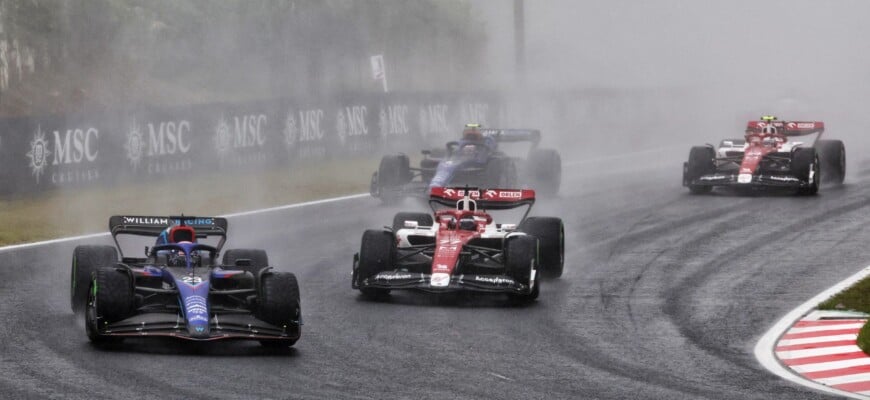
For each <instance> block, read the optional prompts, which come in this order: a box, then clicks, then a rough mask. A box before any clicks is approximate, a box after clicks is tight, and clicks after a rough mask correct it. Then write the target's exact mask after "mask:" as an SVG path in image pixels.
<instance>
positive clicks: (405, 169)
mask: <svg viewBox="0 0 870 400" xmlns="http://www.w3.org/2000/svg"><path fill="white" fill-rule="evenodd" d="M412 177H413V175H412V174H411V164H410V161H409V160H408V156H406V155H404V154H395V155H389V156H384V157H383V158H381V163H380V165H379V166H378V174H377V178H376V179H375V182H374V186H375V191H376V192H377V195H378V197H380V198H381V201H383V202H384V203H395V202H397V201H399V200H400V199H401V193H400V192H401V188H402V186H403V185H405V184H406V183H408V182H411V178H412Z"/></svg>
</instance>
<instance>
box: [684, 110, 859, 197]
mask: <svg viewBox="0 0 870 400" xmlns="http://www.w3.org/2000/svg"><path fill="white" fill-rule="evenodd" d="M824 131H825V123H824V122H820V121H778V120H777V118H776V117H773V116H763V117H762V118H761V120H760V121H749V123H748V124H747V126H746V134H745V137H744V139H726V140H723V141H722V143H721V144H720V145H719V149H718V151H717V150H716V149H714V147H713V145H709V144H708V145H706V146H695V147H692V149H691V151H690V152H689V160H688V161H687V162H685V163H684V164H683V186H686V187H688V188H689V191H691V192H692V193H694V194H701V193H708V192H710V191H711V190H712V189H713V188H714V187H717V186H731V187H747V188H759V187H777V188H791V189H796V190H797V193H798V194H802V195H812V194H816V193H817V192H818V191H819V184H820V182H821V181H826V182H832V183H837V184H840V183H843V179H844V177H845V176H846V147H845V146H844V145H843V142H842V141H840V140H820V138H821V136H822V133H823V132H824ZM809 135H816V136H815V138H814V139H813V140H810V141H797V140H793V139H794V138H796V137H801V136H809Z"/></svg>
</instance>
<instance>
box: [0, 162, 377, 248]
mask: <svg viewBox="0 0 870 400" xmlns="http://www.w3.org/2000/svg"><path fill="white" fill-rule="evenodd" d="M377 162H378V161H377V160H376V159H369V158H361V159H352V160H342V161H340V162H330V163H326V162H324V163H316V164H315V163H313V164H306V165H296V166H290V167H284V168H280V169H275V170H270V171H266V172H263V171H250V172H242V173H230V174H227V173H215V174H209V175H204V176H196V177H192V178H185V179H164V180H160V181H155V182H151V183H142V184H130V185H125V186H118V187H91V188H83V189H68V190H53V191H50V192H46V193H42V194H39V195H33V196H12V197H8V198H0V221H4V223H3V224H2V225H0V245H9V244H16V243H24V242H33V241H39V240H46V239H53V238H58V237H64V236H73V235H81V234H85V233H94V232H102V231H105V230H107V229H108V221H109V216H110V215H114V214H136V215H170V214H178V213H184V214H187V215H219V214H227V213H232V212H238V211H245V210H252V209H258V208H267V207H274V206H279V205H283V204H292V203H300V202H305V201H310V200H316V199H323V198H329V197H336V196H342V195H348V194H353V193H361V192H367V191H368V186H369V181H370V179H371V173H372V171H374V170H375V169H376V168H377V165H378V164H377Z"/></svg>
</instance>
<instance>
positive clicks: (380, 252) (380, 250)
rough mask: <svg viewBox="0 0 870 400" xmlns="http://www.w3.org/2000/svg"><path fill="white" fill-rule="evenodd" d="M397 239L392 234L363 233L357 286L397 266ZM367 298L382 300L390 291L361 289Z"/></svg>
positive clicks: (370, 230) (380, 231) (356, 273)
mask: <svg viewBox="0 0 870 400" xmlns="http://www.w3.org/2000/svg"><path fill="white" fill-rule="evenodd" d="M396 252H397V249H396V239H395V236H394V235H393V233H392V232H389V231H385V230H377V229H369V230H366V231H365V232H363V236H362V244H361V246H360V250H359V261H358V263H357V270H356V271H355V274H354V275H355V278H356V279H357V284H360V283H362V281H363V280H364V279H366V278H369V277H372V276H374V275H376V274H378V273H380V272H384V271H389V270H390V269H392V268H393V266H394V265H395V260H396ZM360 292H362V294H363V295H365V296H366V297H371V298H381V297H383V296H385V295H386V294H388V293H390V290H389V289H378V288H367V287H360Z"/></svg>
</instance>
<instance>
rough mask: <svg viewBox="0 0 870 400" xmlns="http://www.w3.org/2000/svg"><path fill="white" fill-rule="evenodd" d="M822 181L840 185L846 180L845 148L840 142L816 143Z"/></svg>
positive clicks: (824, 141)
mask: <svg viewBox="0 0 870 400" xmlns="http://www.w3.org/2000/svg"><path fill="white" fill-rule="evenodd" d="M816 150H817V152H818V154H819V162H820V163H821V164H822V165H821V170H822V181H823V182H830V183H836V184H842V183H843V180H845V178H846V146H845V145H844V144H843V141H842V140H819V141H818V142H816Z"/></svg>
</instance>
